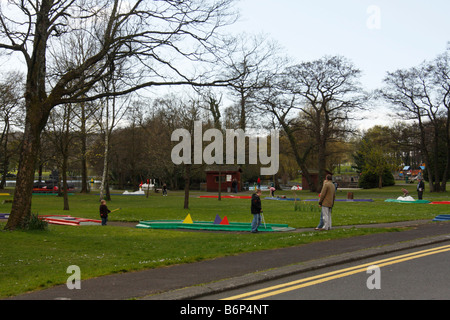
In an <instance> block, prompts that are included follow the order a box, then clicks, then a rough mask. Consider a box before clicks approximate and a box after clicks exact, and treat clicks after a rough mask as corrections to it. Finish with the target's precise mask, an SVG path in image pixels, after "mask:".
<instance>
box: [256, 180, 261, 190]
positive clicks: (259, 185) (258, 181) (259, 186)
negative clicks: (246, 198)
mask: <svg viewBox="0 0 450 320" xmlns="http://www.w3.org/2000/svg"><path fill="white" fill-rule="evenodd" d="M256 183H257V185H258V189H261V178H259V177H258V180H257V181H256ZM258 189H257V190H258Z"/></svg>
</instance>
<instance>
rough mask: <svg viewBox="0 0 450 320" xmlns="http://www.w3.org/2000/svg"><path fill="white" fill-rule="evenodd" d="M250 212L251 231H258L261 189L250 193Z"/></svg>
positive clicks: (260, 211)
mask: <svg viewBox="0 0 450 320" xmlns="http://www.w3.org/2000/svg"><path fill="white" fill-rule="evenodd" d="M250 209H251V213H252V214H253V221H252V233H256V232H258V227H259V226H260V224H261V213H262V206H261V189H258V190H256V193H254V194H253V195H252V205H251V208H250Z"/></svg>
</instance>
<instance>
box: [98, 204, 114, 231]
mask: <svg viewBox="0 0 450 320" xmlns="http://www.w3.org/2000/svg"><path fill="white" fill-rule="evenodd" d="M109 213H111V211H110V210H109V209H108V207H107V206H106V201H105V200H102V201H100V217H101V218H102V226H106V223H107V222H108V214H109Z"/></svg>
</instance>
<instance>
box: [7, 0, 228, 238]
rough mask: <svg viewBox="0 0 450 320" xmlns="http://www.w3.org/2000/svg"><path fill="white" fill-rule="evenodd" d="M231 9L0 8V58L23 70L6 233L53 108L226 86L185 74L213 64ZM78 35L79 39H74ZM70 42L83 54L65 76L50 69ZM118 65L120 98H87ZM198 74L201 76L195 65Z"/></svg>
mask: <svg viewBox="0 0 450 320" xmlns="http://www.w3.org/2000/svg"><path fill="white" fill-rule="evenodd" d="M233 2H234V0H193V1H169V0H166V1H145V0H133V1H122V0H83V1H82V0H37V1H19V0H11V1H8V2H2V7H1V8H0V50H2V51H5V52H7V53H19V54H21V56H22V58H23V60H24V61H25V64H26V69H27V70H26V74H27V76H26V89H25V106H26V116H25V126H24V127H25V129H24V140H23V144H22V150H21V152H20V164H19V171H18V176H17V183H16V190H15V196H14V203H13V206H12V210H11V214H10V218H9V220H8V223H7V225H6V227H5V228H6V229H9V230H13V229H16V228H17V227H21V226H23V225H25V224H26V223H27V221H28V219H29V216H30V213H31V195H32V187H33V177H34V165H35V161H36V155H37V153H38V149H39V143H40V133H41V131H42V129H43V128H44V126H45V124H46V123H47V120H48V117H49V114H50V111H51V110H52V109H53V108H54V107H55V106H56V105H60V104H64V103H79V102H82V101H92V100H95V99H98V98H103V97H107V96H111V95H116V96H118V95H124V94H128V93H130V92H133V91H136V90H138V89H141V88H146V87H151V86H166V85H183V84H188V85H199V86H203V85H220V84H225V83H227V81H225V80H223V79H219V80H217V79H216V80H208V79H204V78H203V77H202V74H203V72H199V71H196V72H192V68H190V66H191V65H192V63H193V62H200V61H209V62H211V61H213V59H215V58H214V56H213V55H212V53H216V52H217V50H215V49H214V48H213V46H212V44H213V43H214V37H215V35H216V33H217V29H218V28H220V27H221V26H223V25H226V24H228V23H232V22H234V19H235V15H234V13H233V12H231V6H232V4H233ZM80 33H82V34H84V36H82V37H79V36H77V35H78V34H80ZM72 37H77V39H83V41H85V42H86V43H88V44H89V45H85V46H83V47H84V48H89V52H86V53H85V56H86V58H85V59H83V60H82V61H80V62H77V61H75V60H73V61H72V63H71V64H67V68H66V69H65V70H59V69H56V68H52V67H51V66H52V65H54V64H55V59H58V58H59V56H60V54H61V55H64V50H63V49H64V48H65V47H66V46H67V44H68V43H70V41H69V39H71V38H72ZM50 52H51V53H52V54H51V55H50V54H49V53H50ZM59 53H60V54H59ZM78 56H79V55H78ZM118 62H123V63H124V64H126V68H124V69H123V70H126V72H124V73H123V74H122V75H121V77H120V81H121V84H120V86H118V87H120V88H121V90H118V91H115V92H112V91H111V92H104V91H103V92H102V91H98V90H93V89H94V88H95V87H96V86H97V85H98V83H99V82H100V81H101V80H103V79H108V77H110V75H111V73H112V72H114V65H115V64H117V63H118ZM186 62H188V63H189V64H186ZM199 67H200V69H198V70H200V71H201V67H202V65H199ZM48 70H50V71H53V70H55V71H53V72H48Z"/></svg>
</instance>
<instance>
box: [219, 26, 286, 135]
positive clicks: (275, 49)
mask: <svg viewBox="0 0 450 320" xmlns="http://www.w3.org/2000/svg"><path fill="white" fill-rule="evenodd" d="M226 47H227V50H228V51H229V55H228V56H227V58H226V59H224V60H223V63H224V65H225V70H226V72H228V74H229V77H230V78H236V80H234V81H232V82H231V86H230V92H231V96H232V97H235V98H236V100H237V103H236V105H235V106H234V107H233V109H234V110H233V112H235V113H236V115H239V129H242V130H244V131H245V129H246V128H247V127H248V126H249V124H250V123H251V122H252V121H255V119H257V120H256V121H257V122H258V123H259V119H258V116H257V115H255V114H254V112H253V111H255V107H256V96H255V94H256V92H257V91H258V90H260V89H262V88H264V87H265V86H266V84H267V80H268V79H269V78H270V75H273V74H274V73H275V72H276V64H277V63H276V61H275V60H277V59H279V57H278V54H279V52H280V50H281V49H280V47H279V45H278V44H277V43H275V42H274V41H272V40H270V39H269V38H268V37H267V36H265V35H256V36H255V35H248V34H245V33H244V34H241V35H239V36H237V37H235V38H230V39H229V41H228V42H227V45H226Z"/></svg>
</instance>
